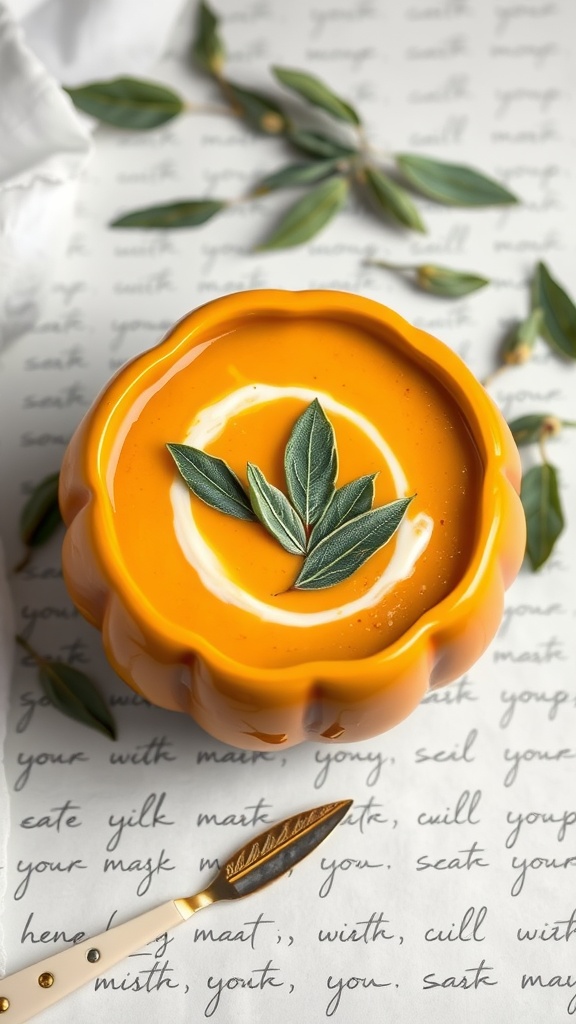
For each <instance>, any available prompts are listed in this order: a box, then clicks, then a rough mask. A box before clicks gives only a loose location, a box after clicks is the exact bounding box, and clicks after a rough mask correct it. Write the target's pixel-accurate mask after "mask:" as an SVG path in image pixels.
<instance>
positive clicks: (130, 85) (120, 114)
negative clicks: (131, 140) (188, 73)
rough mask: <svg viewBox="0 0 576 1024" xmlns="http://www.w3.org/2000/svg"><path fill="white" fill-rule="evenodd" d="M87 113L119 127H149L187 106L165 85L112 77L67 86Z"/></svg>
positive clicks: (174, 114)
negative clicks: (76, 85)
mask: <svg viewBox="0 0 576 1024" xmlns="http://www.w3.org/2000/svg"><path fill="white" fill-rule="evenodd" d="M66 92H67V93H68V95H69V96H70V98H71V100H72V102H73V103H74V105H75V106H76V107H78V109H79V110H83V111H84V113H85V114H91V115H92V117H97V118H98V120H99V121H104V122H105V123H106V124H113V125H115V127H116V128H129V129H131V130H132V131H140V132H143V131H149V130H150V129H151V128H158V127H159V126H160V125H161V124H166V122H167V121H171V120H172V118H173V117H177V116H178V114H180V113H181V112H182V110H183V109H184V103H183V102H182V100H181V98H180V96H178V94H177V93H175V92H174V91H173V90H172V89H168V88H167V87H166V86H165V85H158V84H157V83H156V82H148V81H144V80H143V79H139V78H127V77H124V78H113V79H110V81H107V82H90V83H89V84H88V85H82V86H79V87H77V88H73V89H66Z"/></svg>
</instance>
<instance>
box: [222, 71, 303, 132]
mask: <svg viewBox="0 0 576 1024" xmlns="http://www.w3.org/2000/svg"><path fill="white" fill-rule="evenodd" d="M221 86H222V91H223V93H224V95H225V96H227V98H228V99H229V100H230V102H231V103H232V106H233V107H234V109H235V110H236V112H237V113H238V114H239V115H240V116H241V117H243V118H244V120H245V121H246V123H247V124H249V125H250V127H251V128H255V129H256V131H259V132H264V134H265V135H280V134H282V132H285V131H287V130H288V128H289V125H290V122H289V120H288V118H287V117H286V114H285V113H284V111H283V110H282V108H281V107H279V106H278V104H277V103H275V102H274V100H272V99H270V97H269V96H266V95H265V94H264V93H262V92H254V90H250V89H245V88H244V87H243V86H241V85H236V84H235V83H234V82H229V81H222V82H221Z"/></svg>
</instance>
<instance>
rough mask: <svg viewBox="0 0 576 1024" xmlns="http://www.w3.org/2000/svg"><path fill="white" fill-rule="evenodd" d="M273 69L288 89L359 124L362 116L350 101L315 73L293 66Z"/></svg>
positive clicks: (342, 117) (347, 120)
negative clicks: (330, 87)
mask: <svg viewBox="0 0 576 1024" xmlns="http://www.w3.org/2000/svg"><path fill="white" fill-rule="evenodd" d="M272 71H273V73H274V75H275V76H276V78H277V79H278V81H279V82H280V83H281V84H282V85H285V86H286V88H287V89H291V90H292V92H295V93H297V94H298V95H299V96H302V97H303V99H305V100H308V103H311V104H312V105H313V106H315V107H321V108H322V110H326V111H327V112H328V113H329V114H332V117H336V118H338V120H340V121H346V122H347V123H348V124H354V125H359V124H360V118H359V117H358V114H357V113H356V111H355V110H354V108H353V107H352V106H350V104H349V103H346V101H345V100H343V99H341V98H340V97H339V96H336V94H335V93H333V92H332V90H331V89H329V88H328V86H327V85H325V84H324V82H322V81H321V80H320V79H319V78H316V76H315V75H309V74H308V73H307V72H306V71H295V70H294V69H293V68H279V67H273V68H272Z"/></svg>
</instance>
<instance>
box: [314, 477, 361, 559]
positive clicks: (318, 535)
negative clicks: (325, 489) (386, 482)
mask: <svg viewBox="0 0 576 1024" xmlns="http://www.w3.org/2000/svg"><path fill="white" fill-rule="evenodd" d="M376 476H377V474H376V473H371V474H370V475H369V476H361V477H358V479H357V480H352V481H351V482H350V483H349V484H344V486H343V487H338V489H337V490H335V491H334V493H333V495H332V499H331V501H330V502H329V504H328V505H327V506H326V509H325V511H324V512H323V514H322V516H321V517H320V519H319V520H318V522H317V523H316V525H315V526H314V529H313V530H312V533H311V534H310V538H309V541H308V550H309V551H312V550H313V549H314V548H315V547H316V545H317V544H319V542H320V541H321V540H324V538H325V537H327V536H328V534H329V533H333V532H334V530H337V529H338V527H339V526H343V525H344V523H347V522H348V521H349V520H350V519H355V518H356V516H359V515H362V513H363V512H368V511H369V510H370V509H371V508H372V503H373V501H374V481H375V479H376Z"/></svg>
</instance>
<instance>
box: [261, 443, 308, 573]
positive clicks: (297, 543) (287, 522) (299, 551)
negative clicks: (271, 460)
mask: <svg viewBox="0 0 576 1024" xmlns="http://www.w3.org/2000/svg"><path fill="white" fill-rule="evenodd" d="M247 474H248V486H249V488H250V501H251V502H252V508H253V509H254V511H255V513H256V515H257V516H258V519H259V520H260V522H261V523H262V525H263V526H265V527H266V529H267V530H268V532H269V533H271V534H272V536H273V537H275V538H276V540H277V541H278V543H279V544H280V545H281V546H282V547H283V548H284V550H285V551H289V552H290V554H291V555H303V554H304V552H305V551H306V532H305V530H304V526H303V524H302V520H301V519H300V518H299V517H298V515H297V514H296V512H295V511H294V509H293V508H292V506H291V504H290V502H289V501H288V498H287V497H286V495H285V494H283V493H282V491H280V490H279V489H278V488H277V487H274V486H273V484H271V483H269V482H268V480H267V479H266V477H265V476H264V474H263V472H262V470H260V469H258V466H255V465H253V463H251V462H249V463H248V466H247Z"/></svg>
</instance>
